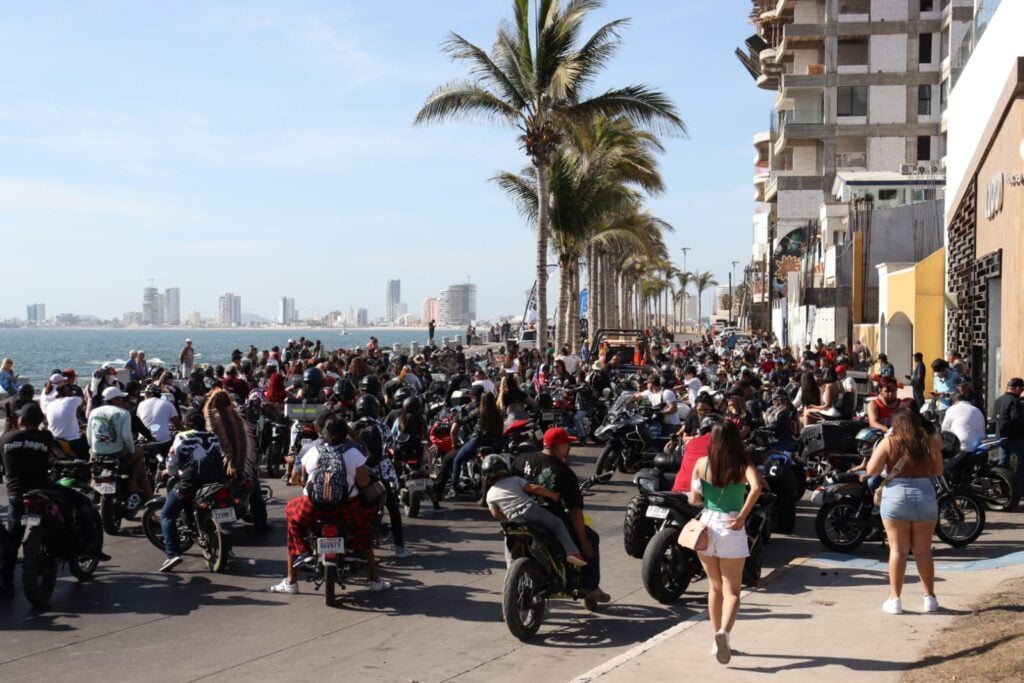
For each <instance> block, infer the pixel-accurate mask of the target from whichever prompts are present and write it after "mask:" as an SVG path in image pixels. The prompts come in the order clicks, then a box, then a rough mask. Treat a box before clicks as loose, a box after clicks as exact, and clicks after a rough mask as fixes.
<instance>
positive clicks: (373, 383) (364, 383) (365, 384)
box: [359, 375, 380, 396]
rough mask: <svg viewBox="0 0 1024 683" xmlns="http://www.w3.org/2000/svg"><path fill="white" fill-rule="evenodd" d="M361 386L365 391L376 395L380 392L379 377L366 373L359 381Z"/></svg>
mask: <svg viewBox="0 0 1024 683" xmlns="http://www.w3.org/2000/svg"><path fill="white" fill-rule="evenodd" d="M359 388H360V389H362V390H363V392H364V393H367V394H373V395H374V396H376V395H377V394H379V393H380V380H379V379H377V376H376V375H366V376H365V377H363V379H362V380H360V381H359Z"/></svg>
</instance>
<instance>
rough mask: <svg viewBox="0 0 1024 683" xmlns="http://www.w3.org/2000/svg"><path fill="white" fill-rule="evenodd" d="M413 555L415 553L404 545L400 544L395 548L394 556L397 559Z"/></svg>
mask: <svg viewBox="0 0 1024 683" xmlns="http://www.w3.org/2000/svg"><path fill="white" fill-rule="evenodd" d="M413 555H415V553H414V552H413V551H411V550H409V549H408V548H406V547H405V546H404V545H400V546H397V547H396V548H395V557H396V558H397V559H399V560H404V559H405V558H407V557H412V556H413Z"/></svg>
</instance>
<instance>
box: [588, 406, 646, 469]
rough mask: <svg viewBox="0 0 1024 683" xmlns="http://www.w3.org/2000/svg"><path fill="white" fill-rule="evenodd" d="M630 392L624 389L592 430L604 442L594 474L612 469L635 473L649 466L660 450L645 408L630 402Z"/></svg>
mask: <svg viewBox="0 0 1024 683" xmlns="http://www.w3.org/2000/svg"><path fill="white" fill-rule="evenodd" d="M632 396H633V394H631V393H624V394H622V395H621V396H620V397H619V398H618V400H617V401H616V402H615V405H614V406H612V409H611V410H610V411H609V413H608V418H607V419H606V421H605V424H603V425H601V427H599V428H598V429H597V430H596V431H595V436H596V438H598V439H607V445H606V446H605V447H604V450H602V451H601V455H600V456H598V458H597V464H596V466H595V468H594V473H595V475H601V474H604V473H605V472H614V471H615V470H616V469H617V470H619V471H620V472H623V473H635V472H637V471H639V470H640V469H643V468H644V467H650V465H651V463H653V461H654V457H655V456H656V455H657V454H658V453H659V452H660V449H659V448H658V444H657V443H656V440H655V437H654V435H653V434H652V431H651V428H650V425H649V423H650V420H651V418H650V416H649V415H648V412H649V409H648V410H644V409H643V408H639V409H638V408H636V407H635V406H631V405H630V399H631V398H632Z"/></svg>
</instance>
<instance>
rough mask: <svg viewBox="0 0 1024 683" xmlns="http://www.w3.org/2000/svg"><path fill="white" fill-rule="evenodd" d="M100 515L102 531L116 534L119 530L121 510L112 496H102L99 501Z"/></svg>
mask: <svg viewBox="0 0 1024 683" xmlns="http://www.w3.org/2000/svg"><path fill="white" fill-rule="evenodd" d="M100 517H101V518H102V520H103V531H105V532H106V533H107V534H108V535H110V536H116V535H117V534H118V532H120V531H121V511H120V510H119V509H118V506H117V501H116V500H115V499H114V496H103V500H102V501H101V502H100Z"/></svg>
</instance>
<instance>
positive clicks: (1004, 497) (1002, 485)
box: [985, 465, 1020, 512]
mask: <svg viewBox="0 0 1024 683" xmlns="http://www.w3.org/2000/svg"><path fill="white" fill-rule="evenodd" d="M988 476H989V477H991V478H992V480H993V482H992V483H993V488H998V490H999V493H998V495H997V496H995V497H994V498H992V499H986V500H985V505H987V506H988V509H989V510H994V511H996V512H1013V511H1014V510H1015V509H1016V508H1017V503H1019V502H1020V487H1019V486H1018V485H1017V482H1016V481H1015V480H1014V476H1013V472H1011V471H1010V470H1008V469H1006V468H1005V467H1002V466H1001V465H996V466H995V467H992V468H991V469H990V470H989V471H988Z"/></svg>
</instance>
